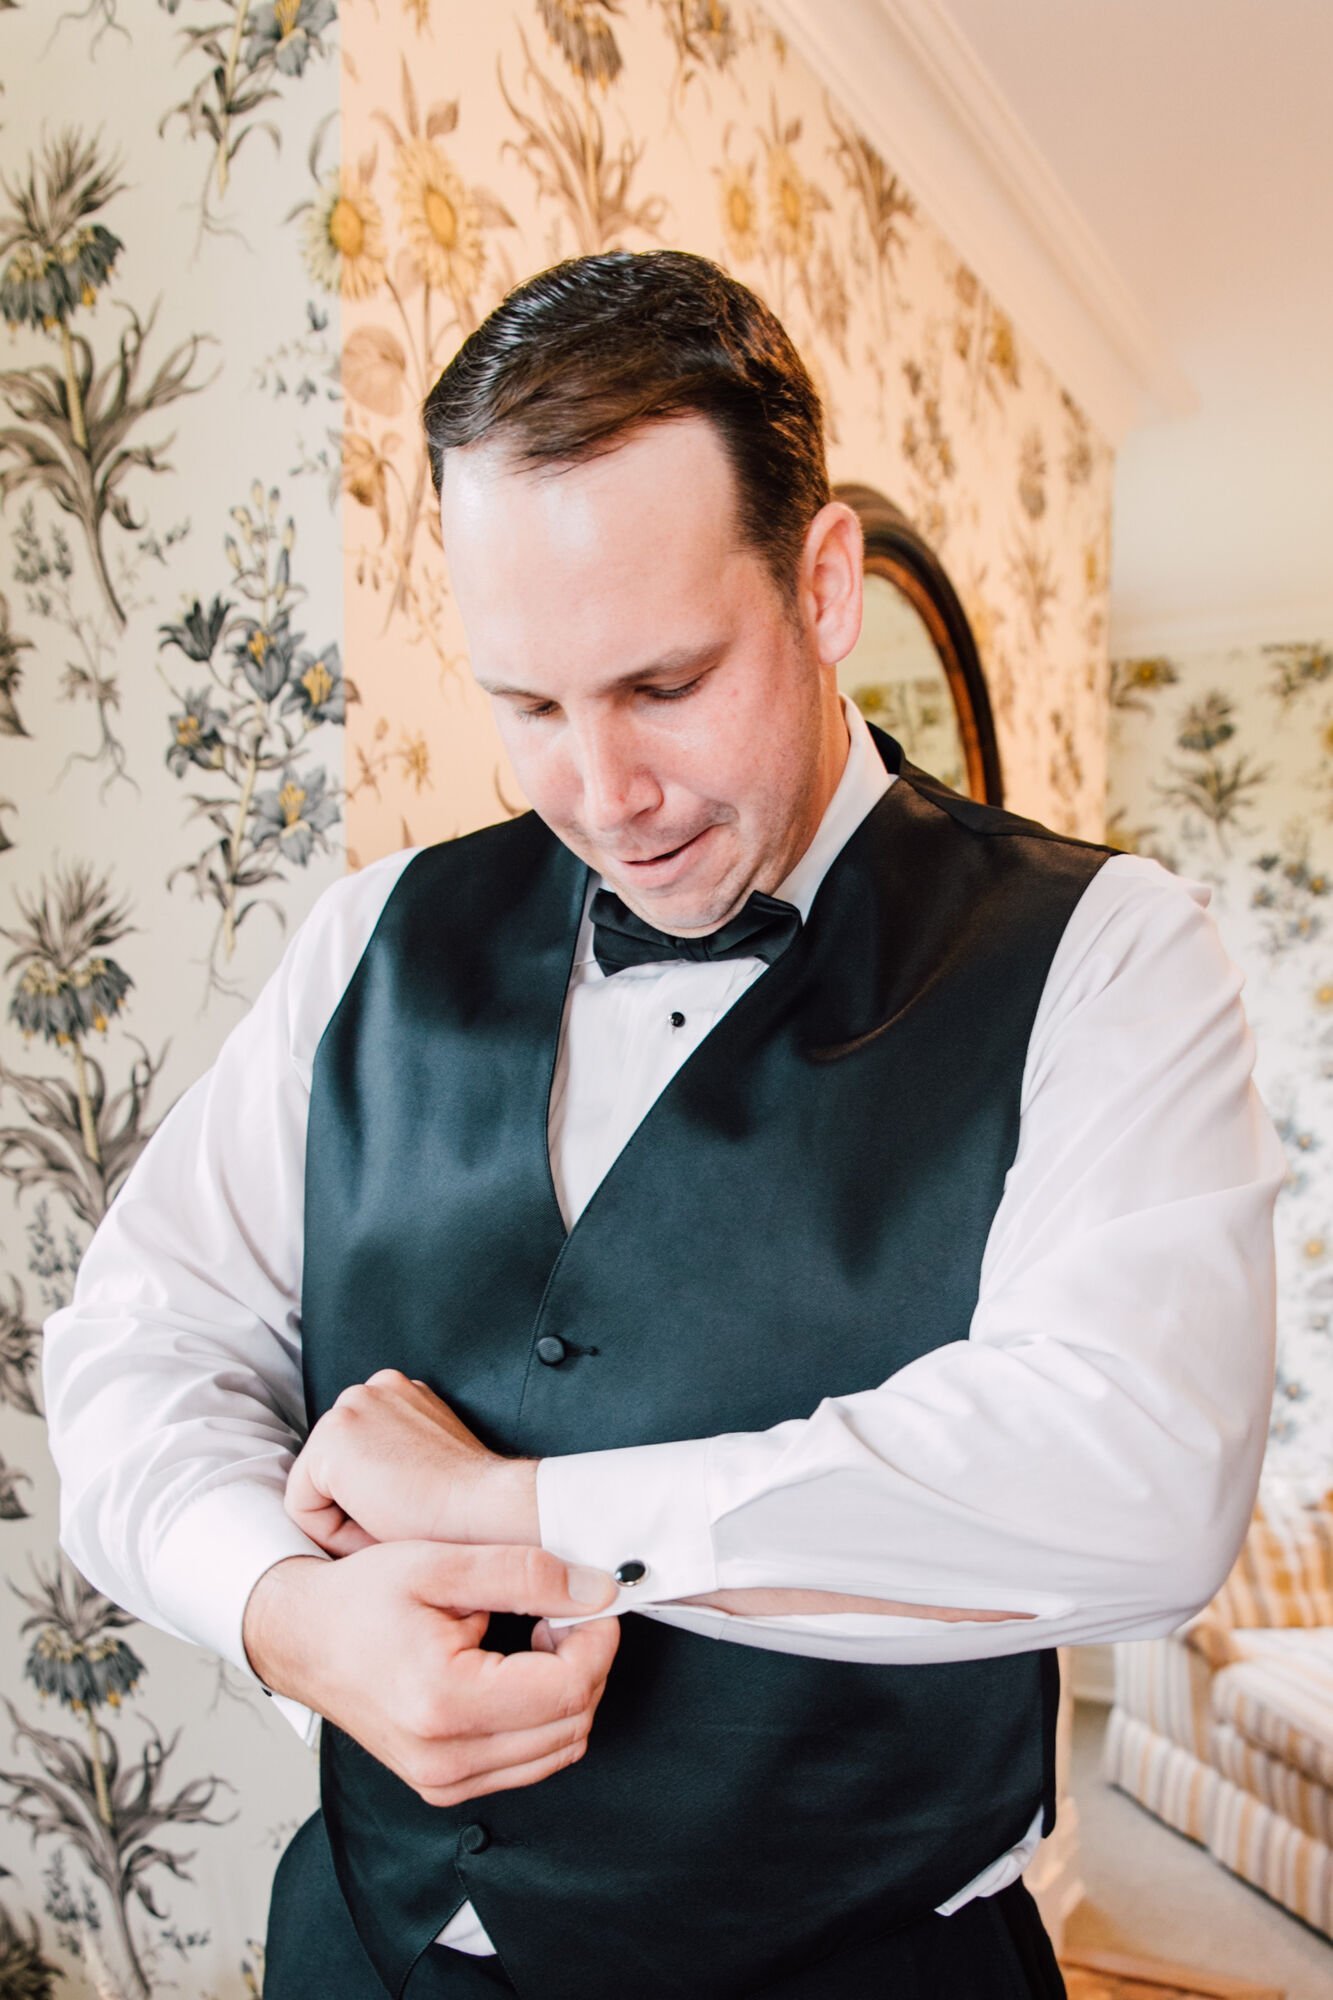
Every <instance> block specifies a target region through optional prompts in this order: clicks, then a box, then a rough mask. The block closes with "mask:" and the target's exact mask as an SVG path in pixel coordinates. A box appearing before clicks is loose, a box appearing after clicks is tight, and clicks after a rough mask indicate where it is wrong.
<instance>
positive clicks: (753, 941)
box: [592, 889, 801, 978]
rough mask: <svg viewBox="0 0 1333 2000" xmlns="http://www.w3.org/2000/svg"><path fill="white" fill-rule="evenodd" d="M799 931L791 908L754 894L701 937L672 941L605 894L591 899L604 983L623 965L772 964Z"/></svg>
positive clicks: (607, 891) (798, 915)
mask: <svg viewBox="0 0 1333 2000" xmlns="http://www.w3.org/2000/svg"><path fill="white" fill-rule="evenodd" d="M800 928H801V913H800V911H799V910H798V909H797V908H796V906H795V904H794V903H780V902H779V901H778V899H777V897H776V896H765V895H763V894H761V893H760V891H759V890H758V889H756V890H755V891H754V893H753V894H752V895H751V897H750V899H749V901H748V902H747V903H746V905H745V907H744V908H743V909H742V910H741V912H740V914H739V915H738V916H735V917H733V918H732V919H731V922H730V923H728V924H723V926H722V928H721V930H717V931H710V932H709V933H708V935H707V937H684V938H683V937H672V936H671V935H670V934H669V933H668V932H667V931H659V930H656V929H655V928H654V927H653V925H652V924H646V923H645V922H644V921H643V918H642V917H636V916H635V914H634V912H633V910H629V909H626V907H625V905H624V904H623V903H622V902H621V900H620V898H619V896H617V895H614V894H613V893H612V891H611V890H610V889H599V890H598V891H597V894H596V895H595V896H594V897H593V899H592V948H593V952H594V954H595V955H596V959H597V963H598V964H599V965H600V966H601V968H602V971H603V972H604V973H606V974H607V976H608V978H609V977H610V975H611V974H612V973H613V972H623V971H624V969H625V967H626V966H627V965H655V964H658V963H659V962H660V961H661V960H663V959H668V958H688V959H693V960H695V961H700V960H712V959H718V958H762V959H763V960H764V962H765V964H767V965H772V963H773V961H774V959H775V958H780V957H781V956H782V954H783V952H784V951H785V950H786V949H787V946H788V945H789V944H790V943H791V941H792V939H793V938H794V937H795V935H796V933H797V931H798V930H799V929H800Z"/></svg>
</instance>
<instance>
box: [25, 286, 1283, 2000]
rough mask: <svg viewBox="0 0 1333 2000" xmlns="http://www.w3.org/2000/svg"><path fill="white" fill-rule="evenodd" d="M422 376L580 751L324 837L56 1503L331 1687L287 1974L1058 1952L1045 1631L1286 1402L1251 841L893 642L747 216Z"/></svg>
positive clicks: (494, 562)
mask: <svg viewBox="0 0 1333 2000" xmlns="http://www.w3.org/2000/svg"><path fill="white" fill-rule="evenodd" d="M425 418H426V425H427V435H428V438H429V440H430V449H431V455H432V464H433V467H434V470H435V474H436V480H437V485H438V486H439V488H440V496H441V510H442V511H441V519H442V527H443V535H444V545H445V550H446V554H447V556H448V559H449V563H450V573H451V579H452V583H453V587H454V590H455V592H456V594H457V598H458V603H459V608H460V611H461V613H462V617H463V621H464V624H465V627H466V630H467V634H468V641H469V648H470V652H471V658H472V664H473V669H474V671H475V673H476V674H477V677H478V679H479V680H480V682H481V684H482V685H483V686H484V687H485V688H486V689H487V690H488V692H489V693H490V695H491V698H492V701H493V703H494V707H495V712H496V716H497V720H498V722H499V725H500V728H501V731H502V734H503V736H504V739H505V742H506V744H507V746H508V749H509V752H510V755H511V757H512V759H513V762H514V766H515V769H516V771H517V773H518V776H519V779H520V781H521V782H522V784H523V786H524V789H525V791H526V794H527V796H528V798H529V799H530V801H531V803H532V805H533V808H534V811H533V812H532V813H531V814H528V815H525V816H524V817H522V818H520V819H519V820H517V821H515V822H513V823H512V824H510V825H507V826H502V827H499V828H492V829H488V830H486V831H484V832H482V833H480V834H476V835H473V836H471V837H469V838H467V839H465V840H461V841H457V842H453V843H446V844H444V845H441V846H439V847H435V848H427V849H423V850H419V851H418V852H416V853H414V854H412V855H408V856H394V857H392V858H391V859H389V860H386V861H384V862H381V863H378V864H376V865H375V866H374V867H372V868H369V869H367V870H365V871H364V872H363V873H362V874H361V875H360V876H358V877H355V878H352V879H351V880H349V881H348V882H347V883H344V884H342V885H340V886H339V887H338V888H337V889H336V890H334V891H332V892H330V894H329V895H328V896H326V897H325V898H324V899H323V900H322V901H321V903H320V905H319V906H318V907H317V909H316V911H315V912H314V913H313V915H312V916H311V918H310V919H309V921H308V922H307V924H306V925H305V926H304V927H303V930H302V932H301V934H300V936H299V937H298V938H297V939H296V940H295V941H294V943H293V945H292V947H291V948H290V950H289V952H288V953H287V955H286V957H285V959H284V961H283V964H282V966H281V967H280V968H279V970H278V972H277V973H276V974H275V975H274V978H273V980H272V981H270V983H269V986H268V987H267V988H266V989H265V991H264V993H263V994H262V995H261V997H260V999H259V1001H258V1002H257V1004H256V1006H255V1008H254V1010H253V1012H252V1014H251V1015H250V1016H249V1017H248V1019H247V1021H246V1022H244V1023H242V1024H241V1026H240V1027H239V1028H238V1029H237V1030H236V1032H235V1034H234V1035H233V1036H232V1038H231V1039H230V1041H229V1042H228V1044H227V1046H226V1048H224V1050H223V1052H222V1055H221V1056H220V1058H219V1061H218V1064H217V1065H216V1066H215V1069H214V1071H213V1072H211V1074H210V1076H209V1077H208V1078H205V1079H204V1080H202V1081H201V1083H200V1084H198V1085H196V1086H195V1088H194V1090H192V1091H191V1092H188V1093H187V1094H186V1097H185V1098H184V1099H183V1100H182V1102H181V1104H180V1105H179V1106H178V1107H177V1109H176V1110H175V1111H174V1112H173V1113H172V1115H171V1116H170V1117H169V1118H168V1119H167V1120H166V1121H165V1123H164V1125H163V1127H162V1129H161V1131H160V1132H159V1133H158V1135H157V1136H156V1137H155V1139H154V1142H153V1144H152V1146H151V1147H150V1148H149V1149H148V1151H147V1153H146V1154H145V1156H144V1159H143V1160H142V1161H141V1163H140V1165H139V1168H138V1169H137V1170H136V1173H135V1175H134V1177H133V1178H132V1179H131V1181H130V1183H129V1184H128V1185H127V1187H126V1189H125V1191H124V1193H123V1194H122V1196H121V1198H120V1200H119V1201H118V1203H117V1205H116V1207H115V1209H113V1211H112V1213H111V1215H110V1216H109V1217H108V1219H107V1221H106V1222H105V1223H104V1224H103V1227H102V1229H101V1230H100V1231H99V1233H98V1237H97V1239H96V1240H95V1242H94V1244H93V1246H92V1247H91V1249H90V1251H89V1253H88V1257H87V1259H86V1260H85V1264H84V1267H83V1270H82V1272H81V1274H80V1281H79V1289H78V1293H77V1296H76V1299H75V1301H74V1304H73V1305H72V1307H71V1308H69V1309H68V1311H66V1312H65V1313H63V1314H57V1315H56V1316H55V1317H54V1318H53V1320H52V1321H51V1322H50V1325H49V1327H48V1334H47V1348H46V1380H47V1405H48V1410H49V1412H50V1419H51V1426H52V1439H53V1450H54V1452H55V1455H56V1459H57V1463H58V1465H59V1467H60V1470H61V1475H62V1480H63V1488H62V1491H63V1525H62V1534H63V1539H64V1542H65V1546H66V1547H67V1548H68V1550H69V1552H70V1554H71V1555H72V1556H73V1558H74V1559H75V1560H76V1561H77V1562H78V1563H79V1564H80V1566H81V1567H82V1568H83V1569H84V1570H85V1571H86V1572H87V1573H88V1574H89V1575H90V1576H92V1577H93V1579H94V1581H97V1582H99V1583H100V1584H101V1586H102V1587H103V1588H104V1589H108V1590H110V1591H111V1592H112V1594H113V1595H116V1596H117V1597H118V1598H119V1600H120V1601H121V1602H123V1603H126V1604H128V1605H129V1606H130V1608H131V1609H135V1610H137V1611H139V1613H140V1615H142V1616H145V1617H151V1618H153V1619H155V1621H156V1622H157V1623H159V1624H162V1625H164V1626H165V1627H166V1628H167V1629H168V1630H172V1631H176V1632H178V1633H180V1634H181V1635H182V1636H187V1637H193V1638H195V1639H197V1640H200V1641H202V1642H204V1643H208V1644H211V1645H213V1646H214V1647H215V1648H216V1649H217V1650H218V1651H220V1652H222V1653H223V1654H224V1655H226V1656H227V1657H229V1658H231V1659H232V1660H233V1661H234V1662H235V1663H236V1664H237V1665H238V1666H239V1667H241V1668H242V1669H243V1670H244V1671H246V1672H248V1673H253V1674H256V1675H258V1676H259V1677H261V1678H262V1680H263V1682H264V1683H265V1684H266V1685H267V1686H268V1688H269V1689H270V1690H271V1691H272V1692H273V1693H274V1694H275V1695H276V1696H277V1697H278V1698H280V1699H283V1700H289V1701H291V1702H294V1703H296V1704H299V1705H304V1707H305V1709H306V1711H307V1712H310V1713H316V1714H318V1715H320V1716H322V1717H324V1718H325V1721H324V1724H323V1728H322V1731H321V1738H320V1757H321V1812H320V1813H318V1814H316V1815H315V1816H314V1818H313V1819H311V1820H310V1821H308V1822H307V1823H306V1825H305V1826H304V1827H302V1829H301V1830H300V1832H299V1833H298V1834H297V1836H296V1839H295V1840H294V1842H293V1843H292V1845H291V1847H290V1848H289V1849H288V1851H287V1854H286V1855H285V1856H284V1858H283V1861H282V1863H281V1865H280V1869H279V1874H278V1878H277V1881H276V1883H275V1886H274V1895H273V1907H272V1912H271V1916H270V1928H269V1947H268V1969H267V1979H266V1991H267V1994H268V2000H313V1996H315V1995H317V1994H318V1995H321V1996H322V1995H326V1994H330V1995H334V1996H337V2000H373V1996H374V1995H376V1994H377V1993H380V1992H383V1991H384V1990H387V1991H388V1992H390V1993H392V1994H394V1995H404V1994H406V1995H408V1996H416V1995H418V1994H434V1993H439V1994H444V1995H449V1996H460V2000H461V1997H462V1996H467V1995H469V1994H474V1993H486V1992H491V1991H495V1990H497V1989H498V1990H500V1991H513V1992H517V1993H519V1994H520V1995H537V1994H540V1995H542V1996H544V2000H545V1996H550V2000H564V1996H569V2000H575V1996H577V1997H578V2000H604V1997H605V2000H610V1996H620V1995H622V1994H635V1995H639V1994H642V1995H645V1996H649V2000H656V1996H667V1995H675V1994H681V1993H685V1992H690V1993H692V1994H697V1995H700V1996H703V2000H730V1996H740V1995H742V1994H744V1995H763V1996H772V2000H779V1996H788V2000H796V1996H816V1995H819V1996H822V1995H829V1996H835V1995H836V1996H847V2000H861V1996H867V2000H868V1996H871V1995H879V1994H883V1993H889V1992H892V1993H893V1994H894V1995H896V1996H904V1997H905V2000H911V1997H912V1996H919V2000H926V1996H942V1995H947V1996H949V2000H983V1997H984V2000H990V1996H1000V1995H1005V1996H1009V1995H1017V1994H1032V1995H1055V1994H1059V1993H1060V1992H1061V1990H1062V1988H1061V1984H1060V1979H1059V1973H1058V1971H1057V1970H1056V1967H1055V1964H1054V1960H1053V1957H1052V1955H1051V1952H1050V1948H1049V1943H1048V1941H1047V1940H1046V1938H1045V1936H1044V1933H1043V1932H1042V1930H1041V1926H1040V1922H1039V1920H1038V1919H1037V1917H1036V1913H1035V1909H1034V1906H1033V1905H1032V1902H1031V1899H1030V1898H1029V1897H1028V1896H1027V1893H1026V1891H1025V1890H1024V1889H1023V1886H1022V1883H1021V1880H1020V1879H1019V1877H1020V1875H1021V1870H1022V1867H1023V1865H1024V1863H1025V1862H1026V1860H1027V1859H1028V1858H1029V1857H1030V1855H1031V1853H1032V1852H1033V1850H1034V1848H1035V1845H1036V1843H1037V1840H1038V1839H1039V1837H1040V1835H1041V1833H1042V1832H1043V1831H1049V1829H1050V1825H1051V1823H1052V1818H1053V1811H1054V1777H1053V1744H1054V1734H1053V1732H1054V1717H1055V1704H1056V1696H1057V1682H1056V1674H1055V1671H1054V1660H1055V1656H1054V1653H1053V1651H1052V1648H1053V1647H1054V1646H1055V1645H1056V1644H1058V1643H1063V1642H1066V1641H1080V1640H1102V1639H1107V1638H1112V1637H1120V1636H1128V1635H1130V1634H1134V1633H1139V1634H1146V1633H1149V1632H1160V1631H1165V1630H1167V1629H1169V1628H1170V1627H1172V1626H1173V1625H1175V1624H1177V1623H1178V1622H1179V1621H1180V1620H1181V1619H1182V1618H1184V1617H1186V1616H1187V1615H1189V1614H1190V1613H1191V1612H1192V1611H1193V1610H1195V1609H1196V1608H1197V1607H1198V1606H1199V1605H1201V1604H1202V1603H1203V1602H1205V1601H1206V1600H1207V1598H1208V1597H1209V1596H1210V1595H1211V1594H1212V1592H1213V1590H1214V1589H1215V1588H1216V1587H1217V1585H1218V1584H1219V1583H1220V1581H1221V1579H1222V1577H1223V1576H1224V1574H1225V1572H1226V1570H1227V1569H1228V1567H1229V1565H1230V1562H1231V1560H1232V1557H1233V1555H1234V1552H1235V1549H1236V1547H1237V1545H1238V1543H1239V1540H1240V1537H1241V1535H1242V1533H1243V1531H1244V1527H1245V1523H1246V1520H1247V1518H1248V1514H1249V1509H1250V1505H1251V1502H1252V1498H1253V1493H1254V1489H1255V1483H1256V1480H1257V1475H1258V1468H1259V1463H1260V1458H1261V1455H1262V1449H1263V1439H1264V1430H1265V1415H1266V1409H1267V1400H1268V1395H1269V1391H1270V1386H1271V1367H1272V1334H1273V1274H1272V1236H1271V1210H1272V1202H1273V1198H1274V1195H1275V1192H1276V1189H1277V1186H1278V1184H1279V1182H1280V1179H1281V1177H1282V1172H1283V1163H1282V1159H1281V1154H1280V1148H1279V1147H1278V1145H1277V1142H1276V1139H1275V1136H1274V1134H1273V1132H1272V1128H1271V1126H1270V1124H1269V1123H1268V1121H1267V1119H1266V1117H1265V1114H1264V1112H1263V1110H1262V1107H1261V1106H1260V1105H1259V1102H1258V1099H1257V1097H1256V1096H1255V1094H1254V1091H1253V1088H1252V1085H1251V1082H1250V1069H1251V1062H1252V1053H1253V1051H1252V1043H1251V1040H1250V1037H1249V1035H1248V1031H1247V1029H1246V1027H1245V1023H1244V1019H1243V1016H1242V1014H1241V1011H1240V1008H1239V1004H1238V1000H1237V991H1238V984H1239V982H1238V978H1237V976H1236V974H1235V971H1234V968H1233V967H1231V965H1230V964H1229V962H1228V961H1227V959H1226V957H1225V954H1224V953H1222V951H1221V949H1220V947H1219V944H1218V942H1217V938H1216V934H1215V932H1214V931H1213V929H1212V927H1211V925H1210V924H1209V922H1208V920H1207V918H1206V916H1205V914H1204V908H1203V906H1204V904H1205V902H1206V900H1207V892H1206V890H1202V889H1200V888H1198V887H1197V885H1190V884H1183V883H1180V882H1177V881H1175V880H1173V878H1171V877H1169V876H1168V875H1166V874H1165V872H1164V871H1162V870H1161V869H1159V868H1157V867H1155V865H1153V864H1151V863H1146V862H1141V861H1138V860H1135V859H1133V858H1130V857H1112V856H1110V855H1109V851H1108V850H1106V849H1104V848H1100V847H1095V846H1091V845H1088V844H1085V843H1080V842H1077V841H1072V840H1066V839H1062V838H1060V837H1057V836H1056V835H1054V834H1051V833H1049V832H1048V831H1046V830H1045V829H1043V828H1040V827H1038V826H1035V825H1034V824H1033V823H1032V822H1029V821H1026V820H1021V819H1018V818H1016V817H1014V816H1012V815H1009V814H1006V813H1002V812H999V811H996V810H992V809H989V808H985V807H980V806H977V805H975V804H973V803H972V802H970V801H966V800H963V799H960V798H958V797H957V796H956V795H954V794H952V793H950V792H948V791H947V790H946V789H945V788H944V787H942V786H940V785H939V784H938V783H937V782H936V781H935V780H933V779H931V778H930V777H928V776H927V775H926V774H924V773H922V772H919V771H917V770H915V768H914V767H912V766H911V765H910V764H908V763H907V762H906V761H905V760H904V759H903V758H902V755H901V752H900V750H899V747H898V746H897V745H896V744H894V743H893V742H892V741H891V740H890V739H888V738H886V737H882V736H879V735H877V734H875V733H873V732H871V731H870V730H868V729H867V727H866V725H865V723H864V722H863V721H862V719H861V718H860V717H859V715H858V714H857V713H856V711H855V710H854V709H852V708H851V707H850V705H847V704H844V703H842V702H841V701H840V700H839V697H838V694H837V688H836V674H835V670H836V663H837V662H838V661H839V660H840V659H842V658H844V657H845V656H846V654H847V653H848V652H849V651H850V650H851V647H852V646H853V644H854V642H855V639H856V636H857V632H858V629H859V623H860V605H861V542H860V535H859V530H858V527H857V523H856V519H855V516H854V515H853V514H852V513H851V512H850V510H849V509H847V508H846V507H844V506H841V505H840V504H839V503H837V502H835V501H833V500H832V499H831V498H830V495H829V488H828V481H827V474H826V471H825V467H824V460H823V452H822V444H821V436H820V418H819V407H818V402H817V399H816V397H815V394H814V391H813V389H812V388H811V385H810V383H809V380H808V377H807V376H806V374H805V371H804V369H803V368H802V367H801V364H800V362H799V360H798V358H797V356H796V354H795V352H794V350H793V349H792V347H791V344H790V342H789V341H788V339H787V337H786V335H785V334H784V333H783V331H782V329H781V327H780V326H779V325H778V323H777V322H776V321H775V320H774V319H773V317H772V315H771V314H770V313H768V312H767V310H766V309H765V308H764V307H763V306H762V305H761V304H760V302H759V301H758V300H757V299H755V298H754V297H753V295H751V294H750V293H749V292H747V291H746V290H745V289H744V287H742V286H740V285H738V284H736V283H735V282H734V281H733V280H731V279H730V278H728V277H727V276H725V275H724V274H723V273H722V272H721V271H719V270H717V269H716V267H714V266H712V265H709V264H707V263H706V262H704V261H703V260H701V259H697V258H693V257H689V256H685V255H682V254H680V253H672V252H661V253H656V252H655V253H647V254H642V255H628V254H624V253H614V254H610V255H606V256H601V257H594V258H585V259H579V260H575V261H574V262H572V263H570V264H567V265H563V266H559V267H557V268H556V269H554V270H552V271H549V272H545V273H542V274H540V275H539V276H538V277H536V278H534V279H533V280H531V281H530V282H529V283H528V284H526V285H524V286H522V287H520V288H519V290H518V291H517V292H515V293H513V294H511V296H510V297H509V298H508V299H507V300H505V301H504V302H503V303H502V304H501V306H500V307H498V308H497V310H496V312H495V313H494V314H492V315H491V317H490V319H489V320H488V321H486V322H485V324H484V325H483V326H482V327H481V328H479V329H478V331H477V332H476V333H475V334H474V335H473V336H472V337H471V338H470V339H469V340H468V341H467V342H466V343H465V344H464V346H463V348H462V349H461V350H460V352H459V354H458V355H457V357H456V358H455V360H454V361H453V362H452V363H451V365H450V367H449V368H448V369H447V370H446V371H445V374H444V375H443V377H442V378H441V380H440V382H439V383H438V384H437V386H436V388H435V390H434V391H433V393H432V395H431V397H430V399H429V401H428V403H427V406H426V412H425ZM303 1440H304V1442H303ZM330 1558H333V1559H332V1560H330ZM566 1564H569V1565H570V1567H569V1568H568V1569H567V1568H566ZM625 1612H633V1613H638V1614H640V1615H636V1616H630V1617H628V1618H623V1619H622V1618H620V1617H619V1614H621V1613H625ZM513 1614H528V1616H526V1617H525V1616H514V1615H513ZM599 1614H600V1615H599ZM607 1614H616V1615H607ZM531 1616H536V1617H537V1618H538V1619H539V1622H538V1623H537V1624H536V1625H535V1626H534V1625H531V1624H530V1623H529V1622H528V1619H529V1617H531ZM717 1638H723V1639H726V1640H730V1641H735V1642H737V1643H732V1644H723V1645H717V1644H710V1643H708V1641H709V1640H710V1639H717ZM299 1713H300V1709H299V1707H298V1708H297V1709H295V1710H293V1714H294V1715H299ZM367 1753H369V1754H367Z"/></svg>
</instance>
